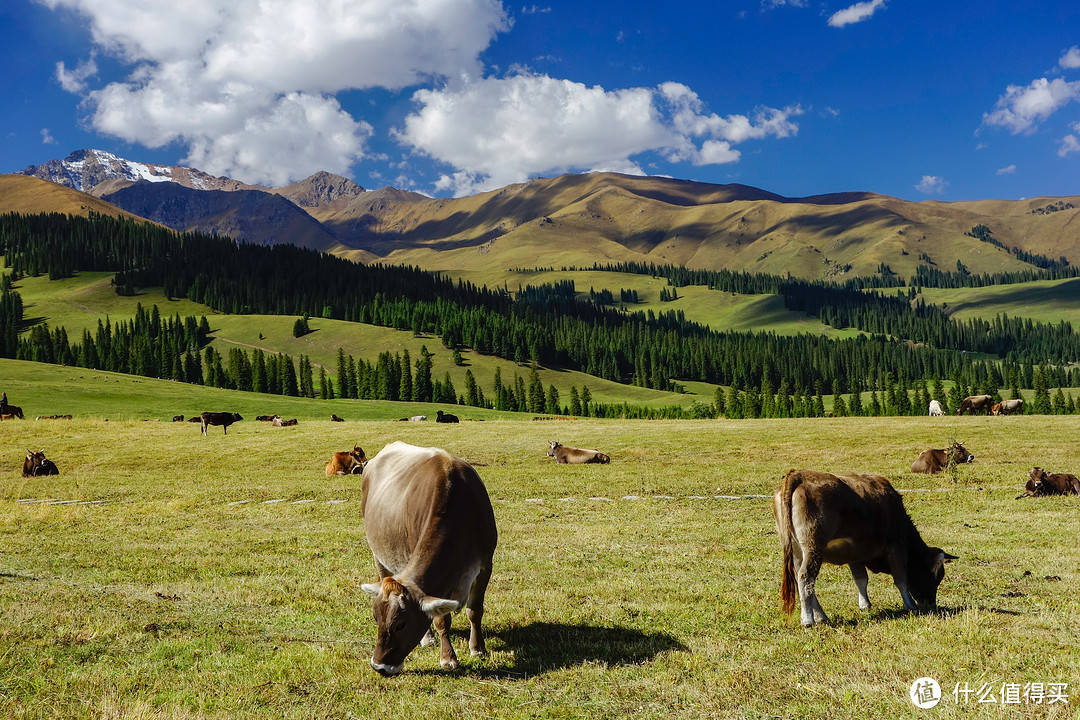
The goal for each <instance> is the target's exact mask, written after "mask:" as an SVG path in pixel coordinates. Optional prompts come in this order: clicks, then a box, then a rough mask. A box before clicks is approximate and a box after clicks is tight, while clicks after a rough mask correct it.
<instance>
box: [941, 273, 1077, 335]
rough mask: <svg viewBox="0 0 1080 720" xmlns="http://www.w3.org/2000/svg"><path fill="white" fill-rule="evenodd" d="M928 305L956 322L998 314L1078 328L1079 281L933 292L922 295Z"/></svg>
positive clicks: (1050, 281)
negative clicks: (1061, 323) (1066, 323)
mask: <svg viewBox="0 0 1080 720" xmlns="http://www.w3.org/2000/svg"><path fill="white" fill-rule="evenodd" d="M922 297H923V299H925V300H926V302H928V303H933V304H935V305H941V306H943V307H946V308H947V309H948V311H949V312H950V313H951V314H952V315H953V317H955V318H957V319H961V320H963V319H967V318H972V317H979V318H986V319H992V318H993V317H994V316H996V315H998V314H1000V313H1006V314H1008V315H1009V317H1026V318H1031V319H1032V320H1035V321H1038V322H1046V323H1058V322H1061V321H1062V320H1067V321H1069V322H1071V323H1072V324H1073V326H1074V327H1076V328H1080V279H1077V278H1073V279H1069V280H1045V281H1037V282H1029V283H1022V284H1016V285H994V286H990V287H982V288H956V289H937V288H926V289H924V290H923V292H922Z"/></svg>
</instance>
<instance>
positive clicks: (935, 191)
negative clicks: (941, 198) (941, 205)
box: [915, 175, 949, 195]
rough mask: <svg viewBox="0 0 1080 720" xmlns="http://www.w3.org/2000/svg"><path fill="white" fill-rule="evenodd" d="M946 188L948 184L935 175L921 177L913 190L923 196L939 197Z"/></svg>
mask: <svg viewBox="0 0 1080 720" xmlns="http://www.w3.org/2000/svg"><path fill="white" fill-rule="evenodd" d="M948 186H949V183H947V182H946V181H945V180H944V179H943V178H941V177H938V176H937V175H923V176H922V180H920V181H919V184H918V185H916V186H915V189H916V190H918V191H919V192H921V193H923V194H924V195H941V194H943V193H944V192H945V188H947V187H948Z"/></svg>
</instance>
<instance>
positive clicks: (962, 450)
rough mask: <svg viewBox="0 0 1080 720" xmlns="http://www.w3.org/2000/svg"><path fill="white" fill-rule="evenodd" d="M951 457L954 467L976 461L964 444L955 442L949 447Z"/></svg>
mask: <svg viewBox="0 0 1080 720" xmlns="http://www.w3.org/2000/svg"><path fill="white" fill-rule="evenodd" d="M949 455H950V460H951V461H952V464H953V465H960V464H962V463H969V462H974V461H975V456H974V455H972V454H971V453H969V452H968V451H967V448H966V447H964V445H963V443H958V442H954V443H953V444H952V445H951V446H950V447H949Z"/></svg>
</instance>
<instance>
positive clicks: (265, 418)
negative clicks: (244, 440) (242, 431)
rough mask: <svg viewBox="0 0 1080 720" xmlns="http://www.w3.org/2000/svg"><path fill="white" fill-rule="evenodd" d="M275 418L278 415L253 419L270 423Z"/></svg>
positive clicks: (257, 416) (259, 416)
mask: <svg viewBox="0 0 1080 720" xmlns="http://www.w3.org/2000/svg"><path fill="white" fill-rule="evenodd" d="M276 417H279V416H278V415H256V416H255V419H256V420H258V421H259V422H271V421H273V419H274V418H276Z"/></svg>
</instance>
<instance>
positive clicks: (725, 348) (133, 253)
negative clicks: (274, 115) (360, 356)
mask: <svg viewBox="0 0 1080 720" xmlns="http://www.w3.org/2000/svg"><path fill="white" fill-rule="evenodd" d="M65 228H67V229H68V230H70V232H67V233H66V234H65ZM76 231H77V232H76ZM0 242H2V244H3V250H4V252H5V262H6V263H8V264H9V265H10V266H11V267H12V268H13V269H16V268H18V271H19V272H29V271H30V270H31V269H33V270H35V271H38V272H44V271H48V269H49V263H50V262H51V261H52V260H53V259H56V258H58V257H60V256H61V255H63V256H66V257H68V258H71V257H75V258H76V259H77V261H74V263H73V267H75V268H76V269H97V270H107V269H115V268H116V267H121V268H123V269H121V270H120V271H118V272H117V279H116V282H117V284H118V286H125V285H127V284H129V283H130V282H131V281H132V280H134V279H137V280H138V282H137V286H143V285H146V284H150V281H158V282H159V283H160V284H162V285H163V286H165V287H166V288H167V289H168V292H169V293H170V294H172V295H185V296H187V297H189V298H190V299H192V300H195V301H197V302H202V303H205V304H208V305H210V306H211V307H214V308H216V309H219V310H222V311H225V312H240V311H245V312H260V313H269V314H294V313H295V314H297V315H303V314H309V315H311V316H321V317H334V318H341V319H345V320H354V321H362V322H368V323H372V324H376V325H382V326H387V327H394V328H398V329H403V330H409V329H411V330H412V331H413V332H414V333H416V334H423V333H428V334H433V335H435V336H436V337H440V338H441V339H442V342H443V344H444V345H445V346H446V347H448V348H452V349H456V348H459V347H472V348H473V349H474V350H476V351H477V352H479V353H490V354H495V355H497V356H500V357H503V358H506V359H511V360H515V361H517V362H518V363H525V362H530V361H531V362H535V363H540V364H544V365H547V366H560V367H567V368H571V369H578V370H582V371H583V372H586V373H589V374H592V375H597V376H599V377H602V378H605V379H608V380H612V381H615V382H623V383H626V382H630V383H634V384H637V385H640V386H643V387H650V388H656V389H661V390H673V389H677V388H676V386H675V384H674V381H673V379H675V378H680V379H692V380H703V381H707V382H714V383H718V384H723V385H734V386H736V387H737V388H739V389H740V390H747V389H750V388H758V387H760V385H761V381H762V379H763V378H764V377H768V378H769V380H770V382H772V383H773V385H774V387H777V386H778V385H779V383H780V381H781V380H783V379H786V380H787V381H788V385H789V387H791V388H792V389H793V391H794V390H796V389H798V390H800V391H803V392H805V391H806V390H807V389H808V388H813V387H814V386H815V383H817V382H820V383H822V384H823V386H824V387H830V386H831V385H832V383H833V382H834V381H835V382H837V383H839V385H840V387H842V388H844V389H845V390H846V389H847V388H849V387H852V386H855V385H858V386H860V387H861V386H871V385H873V384H874V383H877V382H880V378H881V377H882V375H883V373H884V372H885V371H888V372H892V373H893V374H894V375H899V373H901V372H903V373H904V374H905V376H906V377H909V378H917V377H922V378H931V377H947V376H949V375H950V374H951V373H952V372H954V371H955V370H957V369H958V368H959V367H960V366H961V365H962V363H963V356H962V355H961V354H960V353H957V352H952V351H942V350H940V349H938V348H937V347H936V346H931V345H921V346H917V347H911V346H910V344H909V343H906V342H900V341H897V340H893V339H889V338H887V337H885V335H884V332H886V330H882V331H880V332H881V334H878V335H875V336H873V337H869V338H867V337H858V338H851V339H844V340H831V339H826V338H823V337H813V336H809V335H805V336H796V337H776V336H774V335H771V334H768V333H733V332H727V333H719V332H715V331H710V330H709V329H708V328H706V327H704V326H702V325H699V324H697V323H693V322H690V321H688V320H686V318H685V315H684V314H683V313H682V312H681V311H676V312H664V313H660V314H655V313H653V312H652V311H648V312H645V313H642V312H635V313H624V312H620V311H617V310H614V309H611V308H601V307H597V306H596V305H594V304H592V303H589V302H581V301H577V300H576V299H575V298H574V288H573V283H572V281H568V282H565V283H562V284H555V285H551V286H545V287H542V288H534V289H529V288H526V289H524V290H523V291H522V295H524V296H525V297H524V299H523V300H518V301H515V300H514V299H513V298H512V297H511V296H510V294H509V293H508V292H506V291H505V290H500V291H492V290H488V289H478V288H475V287H474V286H471V285H469V284H466V283H460V282H459V283H457V284H455V283H453V282H452V281H449V280H447V279H446V278H444V277H442V276H440V275H432V274H428V273H424V272H422V271H419V270H416V269H413V268H398V267H393V266H388V267H380V266H363V265H357V264H354V263H351V262H348V261H344V260H341V259H339V258H335V257H332V256H324V255H320V254H318V253H316V252H314V251H310V250H303V249H299V248H295V247H292V246H272V247H264V246H255V245H248V244H237V243H235V242H233V241H231V240H229V239H227V238H218V237H212V236H206V235H200V234H194V233H189V234H183V235H181V234H176V233H173V232H172V231H169V230H167V229H164V228H159V227H157V226H152V225H149V224H137V223H134V222H132V221H129V220H122V219H115V218H106V217H100V216H98V217H92V218H80V217H65V216H61V215H39V216H18V215H6V216H0ZM653 267H655V266H653ZM693 272H697V271H693ZM716 278H730V279H731V282H732V283H733V287H736V286H738V287H736V289H738V288H739V287H742V284H743V283H748V284H750V285H753V283H765V284H768V283H769V282H772V281H773V280H775V279H776V278H775V276H774V277H773V278H772V280H770V278H769V276H751V275H747V274H745V273H718V274H717V275H716ZM784 282H787V283H790V282H792V281H790V280H788V279H784ZM776 287H777V288H778V289H779V285H777V286H776ZM743 289H745V288H743ZM860 297H873V296H862V295H861V294H860ZM884 307H885V310H887V311H888V312H895V309H894V308H893V307H892V306H890V305H886V306H884ZM1010 327H1011V326H1010ZM872 332H879V331H876V330H875V331H872ZM888 332H890V333H892V332H893V331H891V330H890V331H888ZM895 334H898V335H901V336H902V334H901V333H899V332H896V333H895ZM953 340H955V341H956V342H957V343H958V344H957V345H956V346H954V347H955V348H956V349H969V348H967V347H965V346H964V345H963V344H962V343H963V342H966V341H967V340H968V339H967V338H966V337H965V336H963V335H958V336H957V338H953ZM971 340H972V341H974V338H972V339H971ZM980 347H981V346H980ZM986 364H987V368H988V369H986V370H984V372H985V373H989V372H992V371H993V370H991V369H989V366H990V365H993V363H986Z"/></svg>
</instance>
